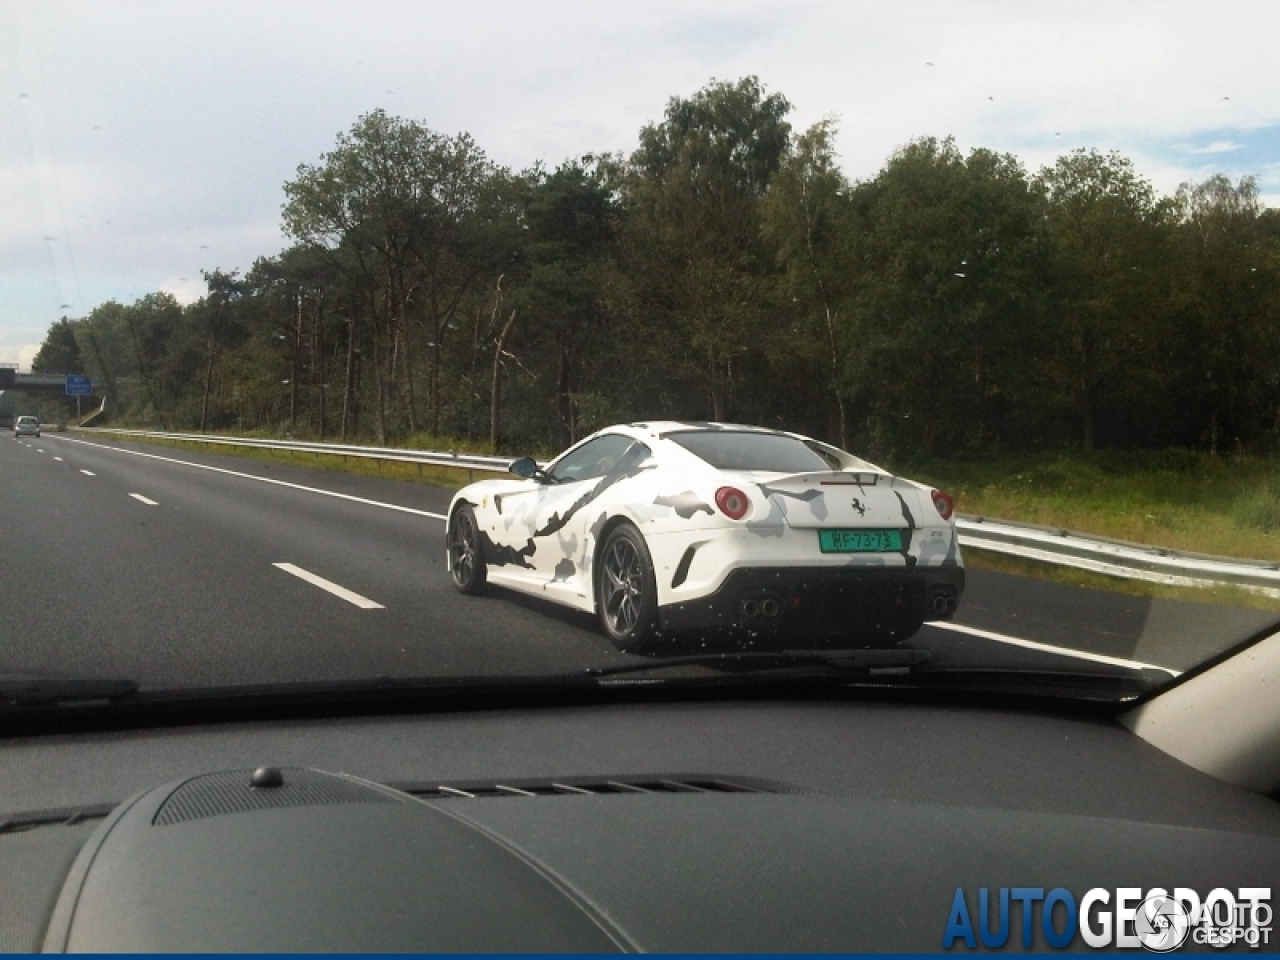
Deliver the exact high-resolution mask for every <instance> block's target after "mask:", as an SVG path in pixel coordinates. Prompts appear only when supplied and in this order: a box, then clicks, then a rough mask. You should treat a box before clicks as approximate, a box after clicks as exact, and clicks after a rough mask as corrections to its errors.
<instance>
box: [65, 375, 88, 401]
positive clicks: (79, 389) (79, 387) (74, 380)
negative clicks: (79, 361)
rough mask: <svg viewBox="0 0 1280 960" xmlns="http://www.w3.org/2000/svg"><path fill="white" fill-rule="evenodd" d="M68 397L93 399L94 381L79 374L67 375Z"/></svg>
mask: <svg viewBox="0 0 1280 960" xmlns="http://www.w3.org/2000/svg"><path fill="white" fill-rule="evenodd" d="M67 396H68V397H91V396H93V381H92V380H90V379H89V378H88V377H86V376H82V375H81V374H78V373H69V374H67Z"/></svg>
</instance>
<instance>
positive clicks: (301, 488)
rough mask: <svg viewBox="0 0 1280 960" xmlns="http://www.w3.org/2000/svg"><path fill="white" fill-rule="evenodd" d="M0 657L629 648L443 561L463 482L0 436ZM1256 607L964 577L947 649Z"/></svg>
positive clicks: (434, 658) (1216, 636) (1047, 645)
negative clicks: (469, 578)
mask: <svg viewBox="0 0 1280 960" xmlns="http://www.w3.org/2000/svg"><path fill="white" fill-rule="evenodd" d="M0 491H2V494H0V495H2V497H3V500H2V501H0V502H2V503H3V508H2V509H0V516H3V525H2V526H0V584H3V595H2V597H0V668H8V669H22V670H31V671H45V670H50V671H61V672H77V673H91V674H107V675H114V676H126V677H132V678H134V679H135V680H137V681H139V682H140V683H141V684H142V685H143V686H144V687H145V688H152V689H158V688H172V687H191V686H197V687H199V686H209V685H224V684H239V683H274V682H292V681H327V680H346V679H354V678H368V677H375V676H388V677H406V676H443V675H448V676H466V675H480V674H486V675H491V674H507V675H517V674H530V673H533V674H546V673H558V672H572V671H581V670H583V669H585V668H587V667H595V666H603V665H608V664H616V663H623V662H627V661H629V660H632V659H637V658H633V657H630V656H629V655H626V654H622V653H619V652H618V651H616V650H614V649H613V648H612V647H611V646H610V645H609V644H608V642H607V641H606V640H605V639H604V637H603V636H602V635H601V634H600V633H599V632H598V630H597V629H596V627H595V624H594V622H593V620H592V619H591V618H590V617H588V616H586V615H583V614H579V613H576V612H574V611H569V610H564V609H562V608H558V607H555V606H553V605H550V604H547V603H544V602H541V601H538V600H534V599H529V598H524V597H521V596H519V595H516V594H512V593H510V592H507V591H496V590H495V591H491V595H490V596H487V597H484V598H470V597H463V596H461V595H459V594H458V593H456V592H455V591H454V589H453V587H452V585H451V584H450V582H449V578H448V575H447V574H446V572H445V569H444V548H443V527H444V524H443V512H444V510H445V509H446V507H447V505H448V501H449V497H450V491H448V490H444V489H441V488H437V487H431V486H424V485H418V484H410V483H401V482H396V481H390V480H378V479H376V478H368V477H357V476H351V475H347V474H342V473H338V472H331V471H326V470H316V469H310V468H303V467H290V466H285V465H278V464H268V463H262V462H258V461H254V460H249V459H244V458H239V457H226V456H219V455H217V454H207V453H203V452H193V451H188V450H178V449H173V448H165V447H155V446H147V445H142V444H136V443H120V442H115V441H112V442H102V441H97V440H86V439H84V438H82V437H78V436H72V435H65V434H46V435H44V436H43V437H41V438H40V439H38V440H37V439H34V438H23V439H22V440H14V439H10V438H9V437H8V436H3V435H0ZM1271 619H1272V618H1271V617H1270V616H1269V615H1268V614H1265V613H1262V612H1259V611H1256V610H1244V609H1235V608H1229V607H1223V606H1216V605H1209V604H1199V603H1181V602H1172V601H1151V600H1148V599H1144V598H1140V597H1132V596H1127V595H1123V594H1114V593H1108V592H1103V591H1094V590H1083V589H1080V588H1076V587H1068V586H1061V585H1056V584H1049V583H1044V582H1040V581H1033V580H1028V579H1022V578H1018V577H1012V576H1008V575H1005V574H998V573H991V572H986V571H981V570H971V571H970V573H969V586H968V590H967V592H966V595H965V597H964V599H963V601H962V603H961V609H960V613H959V614H958V616H957V618H956V620H955V622H954V623H951V624H943V625H928V626H926V627H925V628H924V630H922V631H921V633H920V634H919V635H918V636H917V637H916V638H915V639H914V640H913V641H912V644H913V645H916V646H921V647H926V648H928V649H930V650H932V651H933V653H934V656H935V659H936V660H937V661H938V662H950V663H960V662H963V663H975V664H977V663H981V664H984V665H995V664H1008V665H1019V666H1028V665H1034V664H1045V665H1049V664H1051V665H1053V666H1063V665H1066V664H1072V663H1076V664H1085V663H1089V662H1098V661H1102V662H1111V661H1117V660H1118V661H1123V662H1126V663H1128V662H1132V663H1141V664H1147V665H1155V666H1159V667H1163V668H1166V669H1168V670H1171V671H1179V670H1183V669H1186V668H1187V667H1189V666H1191V665H1193V664H1194V663H1196V662H1198V661H1200V660H1201V659H1203V658H1205V657H1207V656H1210V655H1212V654H1213V653H1216V652H1217V651H1219V650H1221V649H1224V648H1226V647H1228V646H1230V645H1232V644H1234V643H1236V642H1238V641H1239V640H1241V639H1243V638H1245V637H1247V636H1249V635H1251V634H1253V633H1256V632H1257V631H1259V630H1261V629H1262V628H1264V627H1265V626H1266V624H1267V623H1268V622H1269V621H1270V620H1271Z"/></svg>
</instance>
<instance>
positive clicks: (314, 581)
mask: <svg viewBox="0 0 1280 960" xmlns="http://www.w3.org/2000/svg"><path fill="white" fill-rule="evenodd" d="M272 566H273V567H279V568H280V569H281V570H283V571H284V572H285V573H291V574H293V575H294V576H295V577H297V578H298V579H299V580H305V581H306V582H307V583H309V584H311V585H312V586H313V587H319V588H320V589H321V590H327V591H328V592H329V593H332V594H333V595H334V596H335V597H341V598H342V599H343V600H345V601H347V603H350V604H354V605H355V606H357V607H359V608H360V609H361V610H385V609H386V608H385V607H383V605H382V604H380V603H374V602H373V601H372V600H370V599H369V598H368V597H362V596H360V594H358V593H355V592H354V591H351V590H348V589H347V588H346V587H343V586H339V585H338V584H336V583H334V582H333V581H332V580H326V579H325V578H324V577H320V576H317V575H316V574H314V573H311V572H310V571H308V570H303V569H302V568H301V567H295V566H294V565H293V564H292V563H273V564H272Z"/></svg>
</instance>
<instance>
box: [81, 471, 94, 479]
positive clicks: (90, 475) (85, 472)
mask: <svg viewBox="0 0 1280 960" xmlns="http://www.w3.org/2000/svg"><path fill="white" fill-rule="evenodd" d="M80 472H81V473H83V474H84V475H85V476H86V477H96V476H97V474H96V473H94V472H93V471H92V470H81V471H80Z"/></svg>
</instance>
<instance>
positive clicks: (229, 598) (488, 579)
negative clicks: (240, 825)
mask: <svg viewBox="0 0 1280 960" xmlns="http://www.w3.org/2000/svg"><path fill="white" fill-rule="evenodd" d="M1273 6H1274V5H1267V4H1260V3H1256V4H1249V3H1245V4H1240V5H1234V4H1230V3H1228V4H1227V5H1226V6H1225V7H1224V6H1221V5H1219V4H1216V3H1215V4H1210V3H1208V2H1207V0H1205V2H1192V3H1190V4H1189V5H1188V4H1183V5H1178V6H1177V7H1173V6H1168V7H1165V6H1130V5H1126V4H1087V3H1086V4H1080V3H1074V2H1073V3H1037V4H995V5H992V4H989V3H982V2H976V0H975V2H969V0H957V2H954V3H943V2H938V3H924V4H923V5H921V4H907V5H901V4H879V5H876V4H871V5H868V4H839V3H810V4H800V5H796V4H787V3H781V2H776V0H765V2H762V3H756V4H751V5H746V6H744V5H739V4H728V3H721V2H709V0H707V2H703V0H697V2H692V3H687V4H675V3H665V4H664V3H659V4H652V5H639V6H638V7H627V8H621V7H619V8H614V7H609V6H599V7H597V6H596V5H591V6H587V5H585V4H582V3H576V2H565V3H552V4H536V5H535V4H529V5H525V4H515V3H496V4H494V3H488V4H452V5H450V4H413V3H403V2H392V0H368V2H366V3H362V4H359V5H356V4H311V3H301V2H295V0H284V2H273V3H265V4H263V3H257V4H254V3H245V2H239V0H231V2H228V3H225V4H216V5H211V4H190V3H188V4H173V3H167V2H163V0H128V2H121V3H111V4H100V3H90V2H82V0H47V2H42V3H34V2H31V3H16V4H14V3H10V4H5V5H2V9H0V66H3V68H4V69H3V71H2V72H0V77H2V80H0V87H2V88H3V93H4V96H3V97H0V134H2V137H0V140H2V142H3V143H4V144H5V149H4V150H3V151H0V154H2V155H0V209H3V211H4V215H3V217H0V264H3V267H2V268H0V271H2V273H3V276H0V424H2V425H3V427H4V430H5V432H4V435H3V436H4V440H3V443H0V478H3V481H4V502H5V504H6V507H7V508H8V509H7V510H6V511H5V525H4V528H3V534H2V535H0V536H2V541H3V546H2V548H0V580H3V582H5V583H7V584H17V583H21V584H23V590H22V593H23V596H22V602H21V603H18V602H11V603H6V604H3V605H0V673H11V674H13V675H14V676H17V675H21V676H23V677H40V676H43V675H45V674H60V675H61V674H76V675H77V676H78V677H80V678H81V679H83V678H92V677H105V678H112V679H113V684H114V685H109V686H110V687H111V689H122V687H121V685H120V684H121V683H123V682H126V681H127V682H133V683H136V684H137V685H138V686H139V688H140V689H141V690H142V691H144V692H164V691H172V690H186V691H199V690H206V689H212V688H219V687H230V688H242V687H243V688H248V687H255V688H266V687H269V686H270V685H273V684H280V685H283V686H289V685H295V684H308V683H311V684H335V685H341V684H344V683H352V684H354V683H357V682H368V683H370V684H375V683H379V682H382V681H383V680H385V679H390V680H396V681H400V680H414V681H417V680H437V679H440V678H467V679H468V680H476V681H477V682H478V681H481V680H485V679H492V678H506V679H511V678H517V677H519V678H539V679H541V680H545V679H547V678H556V677H578V678H581V677H584V676H593V677H597V676H598V677H604V676H606V675H607V676H615V677H616V673H615V674H606V673H600V672H599V671H610V670H615V669H623V670H625V669H629V668H630V667H636V668H641V667H648V666H653V665H659V666H660V665H661V664H662V663H663V662H664V661H671V662H673V663H674V662H675V660H674V659H672V658H680V659H679V661H678V662H679V666H678V669H677V668H673V672H672V673H671V674H670V676H676V677H682V678H689V677H705V678H710V679H723V677H722V676H721V675H720V673H721V672H727V671H720V672H717V671H719V668H718V667H716V666H715V665H714V663H710V662H709V663H706V664H702V663H697V662H691V661H690V660H689V659H688V658H689V657H694V658H697V657H699V656H701V655H703V654H704V653H706V654H722V653H735V654H736V653H749V654H768V653H771V652H772V653H779V652H788V651H789V652H795V651H800V652H802V653H805V654H806V655H807V654H810V653H813V652H814V651H817V652H821V653H824V654H825V653H830V652H831V651H844V652H847V651H850V650H852V651H858V655H857V656H845V657H842V658H840V659H841V663H843V664H844V666H843V667H841V669H845V670H850V671H854V672H856V671H858V670H861V671H863V674H860V675H865V673H866V671H867V670H869V669H870V666H869V665H870V664H873V663H874V664H876V665H878V666H877V667H876V669H881V668H883V669H886V670H898V669H901V670H903V671H909V672H910V673H911V674H912V675H914V674H917V673H920V672H922V671H924V672H927V671H933V672H935V673H937V674H939V675H942V674H944V673H946V672H947V671H955V670H959V669H967V670H990V671H999V670H1005V671H1026V672H1028V673H1031V674H1054V673H1059V674H1061V673H1080V672H1083V673H1086V674H1091V675H1112V674H1115V675H1124V676H1129V675H1142V676H1144V677H1148V678H1149V677H1151V676H1154V677H1156V678H1157V679H1156V681H1154V682H1160V683H1165V682H1169V681H1171V680H1173V679H1175V678H1176V677H1177V676H1180V675H1181V674H1182V673H1184V672H1185V671H1188V670H1190V669H1193V668H1195V667H1196V666H1197V665H1198V664H1203V663H1205V662H1207V661H1209V660H1211V659H1212V658H1214V657H1217V656H1218V655H1220V654H1221V653H1222V652H1223V651H1226V650H1229V649H1231V648H1233V646H1234V645H1236V644H1239V643H1241V642H1243V641H1245V640H1248V639H1249V638H1251V637H1256V636H1258V635H1259V634H1261V633H1262V632H1264V631H1267V630H1269V629H1271V628H1272V626H1273V625H1274V624H1275V623H1276V621H1277V618H1280V571H1278V570H1277V569H1276V567H1277V564H1280V539H1278V537H1277V534H1278V532H1280V473H1277V469H1276V466H1277V461H1276V458H1277V456H1278V455H1280V209H1278V206H1280V166H1278V165H1277V163H1276V147H1277V144H1280V115H1278V111H1277V108H1276V106H1275V104H1274V94H1273V91H1275V90H1276V89H1280V57H1277V56H1275V51H1274V49H1273V47H1274V44H1275V40H1274V38H1275V36H1276V35H1277V29H1280V13H1277V11H1278V10H1280V8H1276V9H1273V8H1272V7H1273ZM23 411H26V413H25V414H24V413H23ZM752 430H756V431H759V432H752ZM766 431H776V432H766ZM784 434H786V435H784ZM796 437H801V438H811V439H808V440H807V439H796ZM820 444H821V445H829V446H826V447H822V446H819V445H820ZM823 449H828V450H835V451H848V452H849V454H848V456H849V459H842V455H841V456H837V455H835V454H824V453H822V452H821V451H822V450H823ZM566 451H568V453H567V455H566ZM690 455H692V456H694V457H697V458H699V459H700V460H701V461H702V463H697V462H694V461H691V459H690ZM517 458H531V459H532V460H534V461H536V462H537V465H538V469H537V470H536V471H535V470H534V469H533V468H531V467H530V466H529V464H528V463H527V462H525V463H524V464H523V465H522V466H521V467H520V468H519V469H520V470H521V471H522V472H523V473H524V474H525V475H526V476H525V477H524V478H522V477H521V476H518V475H515V474H513V473H511V472H510V466H511V464H512V462H513V461H515V460H516V459H517ZM557 458H562V459H560V460H559V461H558V462H557ZM704 464H705V466H704ZM871 464H876V465H877V466H876V467H874V468H873V467H871V466H870V465H871ZM859 466H860V467H861V468H862V469H858V468H857V467H859ZM866 651H873V652H876V655H875V656H868V655H866ZM884 651H890V655H888V656H887V657H882V656H880V653H881V652H884ZM746 662H747V661H746V660H744V661H743V663H746ZM750 662H751V663H757V664H760V665H761V670H762V671H763V670H764V669H765V668H769V669H772V668H776V667H778V666H779V665H780V664H779V663H778V662H775V661H771V660H768V659H767V658H766V659H763V660H753V661H750ZM797 663H803V665H805V666H806V668H814V669H815V670H818V671H820V670H821V669H826V668H827V667H830V666H831V664H830V663H829V662H828V661H827V660H826V659H824V658H823V657H817V658H815V657H809V658H808V659H803V660H802V661H791V662H790V665H791V666H795V665H796V664H797ZM739 667H741V664H739ZM734 669H735V670H737V672H738V673H742V672H746V671H745V667H743V668H742V669H738V667H735V668H734ZM589 671H596V672H594V673H591V672H589ZM664 676H666V675H664ZM659 679H661V678H659ZM115 681H119V683H117V682H115ZM24 682H25V681H24ZM86 682H87V681H86ZM655 682H657V681H656V680H655ZM79 683H80V681H79V680H78V681H77V683H76V684H72V686H73V687H75V688H76V689H79V688H80V687H79V686H77V684H79ZM1086 687H1087V684H1086ZM55 688H57V689H61V687H56V685H55ZM3 699H4V698H3V697H0V700H3Z"/></svg>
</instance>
